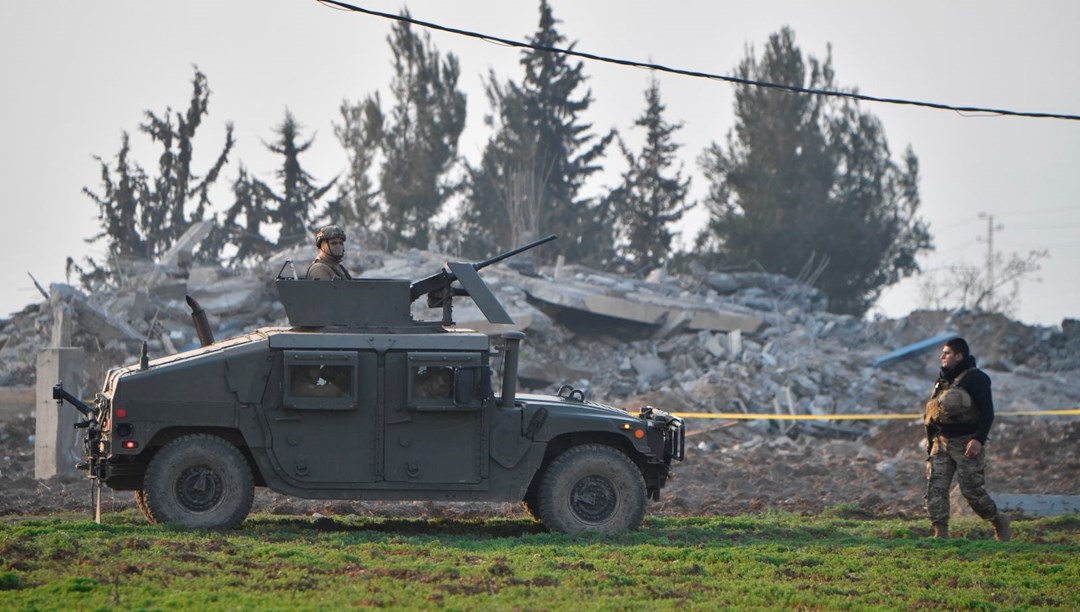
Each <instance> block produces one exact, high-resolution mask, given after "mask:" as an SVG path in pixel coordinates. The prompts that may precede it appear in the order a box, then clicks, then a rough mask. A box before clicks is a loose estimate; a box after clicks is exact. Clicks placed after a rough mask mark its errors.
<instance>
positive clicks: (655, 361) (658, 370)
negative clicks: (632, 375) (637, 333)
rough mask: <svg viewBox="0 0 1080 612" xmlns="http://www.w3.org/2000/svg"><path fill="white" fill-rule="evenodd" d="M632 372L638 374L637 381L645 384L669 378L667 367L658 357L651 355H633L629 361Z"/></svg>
mask: <svg viewBox="0 0 1080 612" xmlns="http://www.w3.org/2000/svg"><path fill="white" fill-rule="evenodd" d="M630 362H631V363H632V364H633V366H634V370H636V371H637V373H638V380H639V381H644V382H647V383H656V382H660V381H663V380H667V379H669V378H671V373H670V372H668V369H667V365H666V364H665V363H664V361H663V360H662V359H660V358H659V357H653V356H652V355H635V356H634V357H633V358H631V359H630Z"/></svg>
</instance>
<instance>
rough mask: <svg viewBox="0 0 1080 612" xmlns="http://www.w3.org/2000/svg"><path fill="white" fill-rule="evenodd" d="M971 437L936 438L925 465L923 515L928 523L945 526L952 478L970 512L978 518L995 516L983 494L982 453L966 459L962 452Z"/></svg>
mask: <svg viewBox="0 0 1080 612" xmlns="http://www.w3.org/2000/svg"><path fill="white" fill-rule="evenodd" d="M972 438H974V436H973V435H968V436H960V437H958V438H946V437H945V436H936V437H935V438H934V441H933V446H932V449H931V451H930V458H929V459H927V464H926V483H927V484H926V511H927V512H928V513H929V514H930V522H931V523H948V522H949V487H950V486H952V480H953V476H954V475H955V476H956V481H957V482H958V483H959V484H960V493H962V494H963V495H964V499H966V500H967V502H968V504H969V505H970V506H971V509H972V510H974V511H975V514H978V515H979V516H980V517H981V518H983V519H986V520H991V519H993V518H994V517H995V516H997V504H995V503H994V500H993V499H991V498H990V494H989V493H987V492H986V488H985V486H984V485H985V484H986V472H985V470H986V450H985V449H984V450H983V451H982V452H980V453H979V454H978V455H975V456H974V457H972V458H970V459H968V458H967V457H965V456H964V448H965V447H967V443H968V442H969V441H970V440H971V439H972Z"/></svg>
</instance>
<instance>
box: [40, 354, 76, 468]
mask: <svg viewBox="0 0 1080 612" xmlns="http://www.w3.org/2000/svg"><path fill="white" fill-rule="evenodd" d="M83 363H84V355H83V349H81V348H48V349H45V350H43V351H41V352H40V353H38V358H37V388H36V391H37V404H36V405H35V410H34V414H35V421H36V422H35V425H34V478H37V479H39V480H42V479H45V478H52V477H53V476H61V477H64V478H80V477H82V476H83V473H82V472H80V471H79V470H77V469H75V464H76V463H78V462H79V461H82V460H83V459H84V458H85V457H84V452H83V448H82V436H80V435H77V433H79V432H76V430H75V423H76V422H77V421H78V420H79V418H78V417H79V411H78V410H76V409H75V408H74V407H72V406H68V405H67V404H65V405H64V406H63V407H61V408H59V409H58V408H57V406H56V400H54V399H53V398H52V388H53V385H55V384H56V383H58V382H63V383H64V389H65V390H67V391H68V392H69V393H71V394H72V395H74V396H75V397H83V389H84V381H83V377H84V376H83Z"/></svg>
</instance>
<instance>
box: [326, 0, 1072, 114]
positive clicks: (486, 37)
mask: <svg viewBox="0 0 1080 612" xmlns="http://www.w3.org/2000/svg"><path fill="white" fill-rule="evenodd" d="M316 2H318V3H320V4H323V5H327V6H329V7H331V8H335V9H337V10H345V11H351V12H354V13H363V14H365V15H371V16H373V17H382V18H383V19H390V20H393V21H399V22H403V23H408V24H411V25H416V26H420V27H423V28H428V29H431V30H437V31H440V32H447V33H449V34H457V35H459V36H466V37H469V38H476V39H479V40H483V41H485V42H490V43H497V44H500V45H504V46H507V47H516V48H519V49H533V50H536V51H545V52H548V53H560V54H562V55H568V56H571V57H580V58H582V59H588V60H594V61H598V62H604V63H608V64H616V65H620V66H630V67H632V68H647V69H649V70H656V71H657V72H667V73H670V74H678V75H682V76H689V77H694V78H701V79H711V80H716V81H725V82H728V83H735V84H737V85H746V86H754V87H765V88H769V89H778V90H782V91H788V92H792V93H802V94H812V95H817V96H827V97H835V98H848V99H851V100H859V101H864V102H880V103H882V104H897V105H906V106H917V107H923V108H932V109H937V110H951V111H954V112H957V113H987V114H989V115H999V116H1007V117H1028V118H1034V119H1060V120H1065V121H1080V115H1067V114H1060V113H1042V112H1026V111H1014V110H1007V109H1001V108H984V107H979V106H954V105H951V104H942V103H938V102H922V101H918V100H905V99H903V98H883V97H879V96H870V95H866V94H859V93H854V92H845V91H831V90H828V89H811V88H807V87H796V86H794V85H781V84H779V83H770V82H767V81H756V80H753V79H744V78H740V77H733V76H727V75H722V74H713V73H708V72H700V71H697V70H685V69H682V68H671V67H669V66H663V65H661V64H653V63H649V62H637V61H634V60H627V59H619V58H614V57H607V56H603V55H596V54H593V53H586V52H584V51H576V50H574V49H573V48H570V49H563V48H560V47H549V46H546V45H534V44H532V43H525V42H521V41H517V40H512V39H508V38H501V37H498V36H492V35H490V34H482V33H480V32H473V31H470V30H462V29H459V28H452V27H449V26H444V25H440V24H437V23H432V22H430V21H422V20H420V19H413V18H412V17H406V16H404V15H394V14H392V13H384V12H381V11H375V10H372V9H368V8H363V7H360V6H356V5H353V4H348V3H346V2H340V1H339V0H316Z"/></svg>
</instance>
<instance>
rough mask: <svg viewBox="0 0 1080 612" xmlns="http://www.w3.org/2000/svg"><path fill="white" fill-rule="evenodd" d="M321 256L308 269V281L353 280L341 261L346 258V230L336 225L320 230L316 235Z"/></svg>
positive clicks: (316, 243)
mask: <svg viewBox="0 0 1080 612" xmlns="http://www.w3.org/2000/svg"><path fill="white" fill-rule="evenodd" d="M315 246H316V247H318V248H319V255H318V256H317V257H316V258H315V261H313V262H311V265H310V266H308V269H307V277H306V278H307V279H308V280H351V279H352V276H350V275H349V271H348V270H346V269H345V266H343V265H341V260H342V259H344V258H345V230H343V229H341V228H340V227H338V226H336V225H327V226H326V227H322V228H319V231H318V233H316V234H315Z"/></svg>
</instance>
